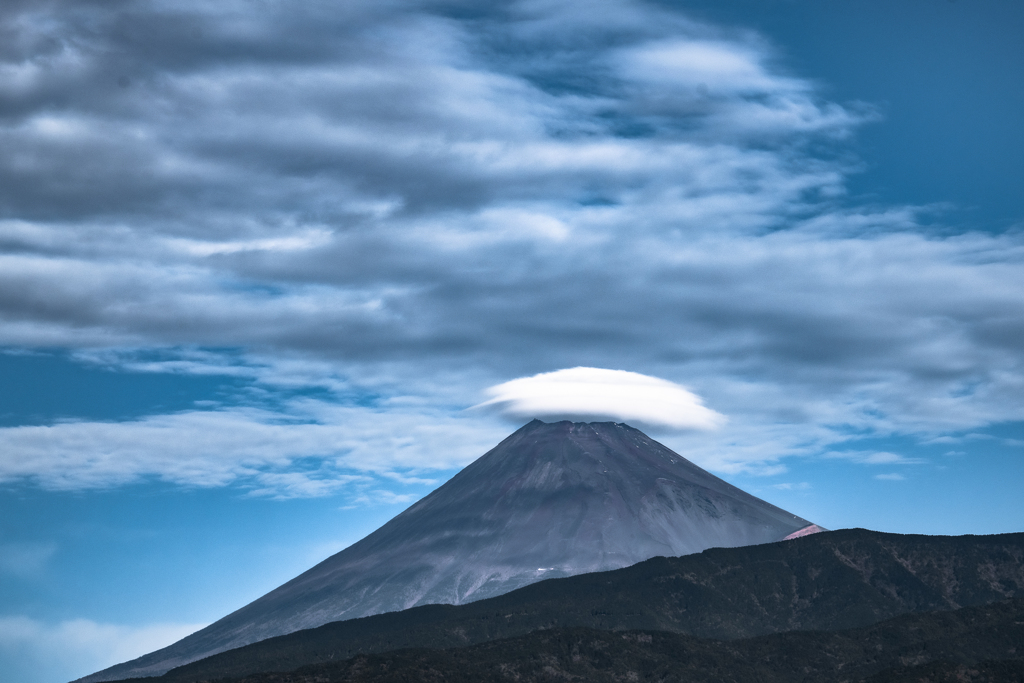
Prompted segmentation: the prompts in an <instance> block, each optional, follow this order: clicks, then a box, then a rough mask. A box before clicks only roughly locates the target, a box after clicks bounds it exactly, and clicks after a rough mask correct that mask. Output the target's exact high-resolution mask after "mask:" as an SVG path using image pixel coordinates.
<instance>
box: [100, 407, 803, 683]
mask: <svg viewBox="0 0 1024 683" xmlns="http://www.w3.org/2000/svg"><path fill="white" fill-rule="evenodd" d="M819 530H820V529H819V527H817V526H815V525H813V524H811V523H810V522H808V521H807V520H805V519H801V518H800V517H797V516H796V515H793V514H790V513H788V512H786V511H785V510H781V509H779V508H777V507H775V506H773V505H770V504H769V503H766V502H765V501H763V500H760V499H758V498H755V497H754V496H751V495H749V494H747V493H745V492H743V491H741V490H740V489H738V488H736V487H734V486H732V485H730V484H727V483H726V482H724V481H722V480H721V479H719V478H717V477H715V476H713V475H711V474H709V473H708V472H705V471H704V470H702V469H701V468H699V467H697V466H696V465H694V464H693V463H691V462H689V461H687V460H686V459H685V458H683V457H682V456H680V455H678V454H677V453H674V452H673V451H671V450H669V449H668V448H666V447H665V446H663V445H662V444H660V443H658V442H657V441H654V440H652V439H651V438H649V437H648V436H646V435H645V434H643V433H642V432H640V431H638V430H636V429H633V428H632V427H629V426H627V425H624V424H616V423H611V422H598V423H574V422H557V423H553V424H548V423H544V422H541V421H539V420H534V421H533V422H531V423H529V424H527V425H525V426H524V427H522V428H521V429H519V430H518V431H516V432H515V433H513V434H512V435H510V436H509V437H508V438H506V439H505V440H504V441H502V442H501V443H500V444H498V446H496V447H495V448H494V449H492V450H491V451H489V452H488V453H486V454H484V455H483V456H481V457H480V458H479V459H477V460H476V461H475V462H473V463H472V464H470V465H469V466H467V467H466V468H465V469H463V470H462V471H461V472H459V473H458V474H457V475H455V477H453V478H452V479H451V480H450V481H448V482H447V483H446V484H444V485H443V486H441V487H440V488H438V489H437V490H435V491H434V492H433V493H431V494H430V495H428V496H426V497H425V498H423V499H422V500H420V501H419V502H417V503H416V504H414V505H412V506H411V507H410V508H409V509H407V510H406V511H405V512H403V513H401V514H400V515H398V516H397V517H395V518H394V519H392V520H391V521H390V522H388V523H387V524H385V525H384V526H382V527H381V528H380V529H378V530H377V531H375V532H373V533H372V534H370V535H369V536H367V537H366V538H364V539H363V540H361V541H359V542H358V543H355V544H353V545H352V546H350V547H348V548H346V549H345V550H343V551H341V552H340V553H338V554H336V555H334V556H333V557H330V558H328V559H327V560H325V561H323V562H321V563H320V564H318V565H317V566H315V567H313V568H312V569H310V570H309V571H307V572H305V573H304V574H302V575H300V576H298V577H296V578H295V579H293V580H291V581H289V582H288V583H286V584H284V585H283V586H281V587H279V588H277V589H275V590H273V591H271V592H270V593H268V594H267V595H265V596H263V597H261V598H259V599H258V600H256V601H254V602H252V603H250V604H249V605H246V606H245V607H243V608H242V609H240V610H238V611H236V612H234V613H232V614H230V615H228V616H226V617H224V618H223V619H221V620H220V621H217V622H216V623H214V624H212V625H210V626H208V627H207V628H205V629H203V630H201V631H199V632H197V633H194V634H192V635H191V636H188V637H187V638H184V639H182V640H181V641H178V642H177V643H175V644H173V645H171V646H169V647H167V648H164V649H162V650H158V651H157V652H153V653H151V654H149V655H146V656H144V657H141V658H139V659H136V660H134V661H131V662H127V663H125V664H119V665H117V666H114V667H111V668H110V669H106V670H104V671H101V672H99V673H96V674H93V675H92V676H87V677H85V678H83V679H80V680H81V681H82V682H83V683H92V682H93V681H107V680H114V679H118V678H125V677H131V676H136V677H138V676H154V675H159V674H162V673H163V672H165V671H167V670H169V669H171V668H173V667H176V666H179V665H182V664H185V663H187V662H191V661H194V660H197V659H201V658H203V657H207V656H209V655H212V654H215V653H218V652H223V651H225V650H229V649H232V648H237V647H240V646H243V645H246V644H248V643H254V642H257V641H260V640H264V639H266V638H270V637H272V636H278V635H281V634H286V633H291V632H293V631H297V630H300V629H308V628H312V627H315V626H320V625H322V624H325V623H328V622H333V621H338V620H345V619H354V618H358V617H364V616H367V615H372V614H380V613H384V612H391V611H396V610H402V609H406V608H409V607H413V606H416V605H424V604H430V603H446V604H453V605H459V604H462V603H466V602H471V601H475V600H480V599H484V598H489V597H492V596H496V595H501V594H503V593H507V592H509V591H511V590H514V589H516V588H520V587H522V586H525V585H527V584H531V583H534V582H537V581H540V580H542V579H547V578H551V577H566V576H573V575H576V574H582V573H586V572H597V571H604V570H609V569H616V568H620V567H626V566H629V565H632V564H635V563H637V562H640V561H642V560H645V559H648V558H650V557H655V556H661V555H667V556H675V555H685V554H690V553H695V552H700V551H701V550H704V549H706V548H709V547H735V546H744V545H751V544H757V543H768V542H772V541H778V540H781V539H784V538H787V537H792V536H799V535H802V534H806V533H810V532H815V531H819Z"/></svg>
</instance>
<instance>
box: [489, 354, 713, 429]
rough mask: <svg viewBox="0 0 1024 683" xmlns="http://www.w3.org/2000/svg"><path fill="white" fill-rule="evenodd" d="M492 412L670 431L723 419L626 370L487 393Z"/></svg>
mask: <svg viewBox="0 0 1024 683" xmlns="http://www.w3.org/2000/svg"><path fill="white" fill-rule="evenodd" d="M487 394H489V395H490V396H491V398H490V400H488V401H484V402H483V403H481V404H479V405H477V406H474V407H475V408H487V407H490V408H493V409H496V410H497V411H499V412H500V413H501V414H503V415H505V416H507V417H511V418H516V419H530V418H538V419H549V420H550V419H559V420H563V419H568V420H588V421H596V420H615V421H621V422H630V423H634V424H643V425H648V426H651V427H661V428H669V429H717V428H718V427H720V426H721V425H722V424H724V423H725V416H724V415H722V414H721V413H717V412H715V411H714V410H711V409H710V408H706V407H705V406H704V405H703V401H702V400H701V398H700V397H699V396H697V395H696V394H693V393H692V392H690V391H688V390H687V389H685V388H683V387H681V386H679V385H678V384H675V383H673V382H669V381H668V380H664V379H658V378H657V377H649V376H647V375H641V374H639V373H636V372H627V371H625V370H605V369H602V368H570V369H566V370H557V371H555V372H545V373H541V374H539V375H534V376H532V377H521V378H519V379H514V380H512V381H511V382H505V383H503V384H498V385H496V386H493V387H491V388H489V389H488V390H487Z"/></svg>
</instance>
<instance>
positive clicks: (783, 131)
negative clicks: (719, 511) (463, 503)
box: [0, 0, 1024, 683]
mask: <svg viewBox="0 0 1024 683" xmlns="http://www.w3.org/2000/svg"><path fill="white" fill-rule="evenodd" d="M1022 30H1024V8H1022V7H1021V6H1020V4H1019V3H1015V2H1009V1H994V0H988V1H977V2H968V1H967V0H957V1H955V2H950V1H949V0H931V1H925V0H907V1H906V2H901V3H898V4H896V5H893V4H892V3H883V2H876V1H869V2H863V1H862V2H853V0H830V1H828V2H810V1H807V0H792V1H788V0H773V1H765V0H762V1H761V2H753V1H751V2H747V1H745V0H732V1H731V2H727V3H723V2H703V0H701V1H694V2H669V1H667V0H666V1H663V2H653V1H652V2H639V1H633V0H603V1H601V2H596V3H588V4H587V5H586V8H585V9H584V8H582V7H578V6H577V4H574V3H566V2H559V1H556V0H529V1H526V0H522V1H518V2H506V3H501V4H499V5H494V6H492V5H486V4H482V3H471V2H459V1H458V0H451V1H450V2H412V1H397V0H396V1H395V2H379V1H378V2H372V3H370V2H366V3H364V2H359V1H352V2H347V3H344V4H337V3H301V4H296V3H290V2H285V1H283V0H282V1H279V2H266V3H260V4H253V3H246V2H225V3H217V4H216V6H209V3H198V2H197V3H190V2H175V3H170V4H167V3H158V2H130V1H127V0H124V1H117V2H86V1H84V0H83V1H78V2H60V1H57V0H54V2H48V3H27V2H26V3H23V2H11V3H5V5H4V7H3V8H2V9H0V35H2V38H0V144H2V148H3V149H4V150H5V152H4V154H3V155H0V511H2V513H0V671H4V672H6V675H7V676H9V677H10V680H12V681H15V680H17V681H24V682H26V683H57V682H59V681H66V680H68V679H70V678H74V677H77V676H81V675H85V674H87V673H91V672H92V671H95V670H97V669H99V668H102V667H104V666H107V665H109V664H112V663H116V662H118V661H123V660H124V659H127V658H130V657H133V656H137V655H139V654H142V653H144V652H146V651H149V650H152V649H155V648H156V647H159V646H162V645H165V644H168V643H169V642H171V641H173V640H175V639H177V638H178V637H181V636H183V635H185V634H186V633H188V632H189V631H190V630H193V629H195V628H197V627H199V626H202V625H204V624H207V623H209V622H211V621H213V620H215V619H217V618H219V617H221V616H223V615H225V614H226V613H228V612H230V611H231V610H233V609H236V608H238V607H240V606H241V605H243V604H245V603H247V602H248V601H250V600H252V599H254V598H256V597H258V596H259V595H261V594H262V593H264V592H266V591H267V590H270V589H271V588H274V587H275V586H277V585H279V584H280V583H282V582H283V581H285V580H287V579H289V578H291V577H292V576H294V575H296V574H297V573H299V572H301V571H302V570H304V569H306V568H308V567H309V566H311V565H312V564H314V563H315V562H317V561H319V560H320V559H323V558H325V557H327V556H329V555H330V554H332V553H334V552H336V551H338V550H340V549H341V548H343V547H345V546H346V545H348V544H349V543H351V542H353V541H355V540H358V539H359V538H360V537H362V536H363V535H365V534H366V533H368V532H369V531H372V530H373V529H374V528H376V527H377V526H379V525H380V524H382V523H383V522H385V521H386V520H387V519H389V518H390V517H392V516H393V515H394V514H396V513H398V512H400V511H401V510H402V509H404V508H405V507H406V506H407V505H408V504H409V503H410V502H412V501H414V500H416V499H417V498H419V497H421V496H422V495H424V494H426V493H427V492H429V491H430V490H432V489H433V488H435V487H436V486H437V485H439V484H440V483H441V482H443V481H445V480H446V479H447V478H449V477H450V476H451V475H452V474H454V472H456V471H458V469H459V468H460V467H462V466H464V465H465V464H466V463H468V462H470V461H472V460H473V459H474V458H475V457H477V456H479V455H481V454H482V453H483V452H485V451H486V450H488V449H489V448H490V447H492V446H493V445H495V444H496V443H497V442H498V441H499V440H500V439H501V438H503V437H504V436H505V435H506V434H507V433H509V432H510V431H512V430H513V429H515V428H516V427H517V426H519V424H521V422H522V421H525V420H523V418H522V415H520V414H519V413H516V414H515V415H510V414H509V411H505V414H504V415H503V414H501V413H500V411H499V412H493V411H484V410H468V409H469V408H471V407H472V406H474V405H477V404H479V403H481V402H483V401H485V400H487V398H488V396H489V395H490V394H488V389H489V388H491V387H495V386H497V385H501V384H503V383H506V382H509V381H511V380H514V379H516V378H521V377H529V376H533V375H536V374H538V373H547V372H552V371H556V370H559V369H564V368H572V367H576V366H589V367H597V368H611V369H618V370H626V371H630V372H635V373H643V374H645V375H649V376H652V377H657V378H662V379H664V380H667V381H669V382H674V383H677V384H680V385H683V386H685V387H686V388H687V389H688V390H689V391H691V392H693V394H694V395H696V396H697V397H699V399H700V400H701V401H703V405H704V406H706V407H707V408H708V409H709V410H712V411H714V412H715V413H717V414H719V415H721V416H723V419H724V422H721V423H715V425H713V426H717V428H712V429H699V430H691V431H686V430H673V429H669V428H660V429H659V428H658V427H657V426H655V427H654V428H652V430H651V434H652V436H655V437H656V438H658V439H660V440H662V441H663V442H664V443H666V444H667V445H669V446H670V447H672V448H674V449H675V450H677V451H679V452H680V453H681V454H683V455H684V456H686V457H688V458H690V459H691V460H693V461H694V462H696V463H698V464H700V465H701V466H704V467H706V468H708V469H710V470H711V471H713V472H715V473H716V474H718V475H720V476H722V477H724V478H726V479H727V480H729V481H731V482H733V483H735V484H737V485H739V486H741V487H743V488H745V489H747V490H749V491H751V492H753V493H755V494H757V495H760V496H762V497H764V498H766V499H767V500H769V501H771V502H773V503H775V504H777V505H780V506H782V507H784V508H786V509H788V510H790V511H792V512H794V513H796V514H799V515H801V516H803V517H806V518H808V519H811V520H813V521H815V522H818V523H820V524H822V525H824V526H827V527H830V528H839V527H850V526H862V527H868V528H873V529H880V530H884V531H893V532H903V533H936V534H943V533H947V534H959V533H999V532H1010V531H1021V530H1024V506H1022V505H1021V504H1020V502H1019V498H1020V494H1019V491H1020V489H1021V485H1022V483H1024V452H1022V450H1024V401H1022V400H1021V396H1022V389H1024V344H1022V342H1021V340H1022V339H1024V231H1022V229H1024V191H1022V190H1024V187H1022V178H1024V132H1022V129H1021V126H1020V125H1019V122H1020V121H1021V120H1022V118H1024V88H1021V85H1020V84H1021V83H1024V45H1022V44H1021V43H1020V40H1019V36H1020V35H1021V32H1022ZM517 419H518V420H520V422H516V420H517ZM709 424H710V423H709ZM5 680H6V679H5Z"/></svg>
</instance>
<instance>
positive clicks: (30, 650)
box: [0, 616, 206, 683]
mask: <svg viewBox="0 0 1024 683" xmlns="http://www.w3.org/2000/svg"><path fill="white" fill-rule="evenodd" d="M205 626H206V624H149V625H144V626H123V625H117V624H104V623H97V622H95V621H90V620H88V619H72V620H68V621H61V622H57V623H48V622H44V621H40V620H38V619H32V618H29V617H25V616H0V666H6V667H10V668H8V669H7V671H8V673H9V674H12V675H16V676H17V680H19V681H21V682H22V683H37V682H38V683H53V682H55V681H61V680H65V681H67V680H72V679H75V678H80V677H81V676H86V675H88V674H90V673H94V672H95V671H98V670H100V669H104V668H106V667H108V666H113V665H114V664H118V663H120V662H124V661H127V660H129V659H134V658H136V657H140V656H142V655H144V654H146V653H148V652H152V651H153V650H157V649H159V648H162V647H166V646H167V645H170V644H171V643H173V642H176V641H178V640H180V639H181V638H184V637H185V636H187V635H189V634H190V633H194V632H195V631H198V630H199V629H201V628H203V627H205ZM5 660H7V661H5ZM10 680H12V681H13V680H15V679H13V678H12V679H10Z"/></svg>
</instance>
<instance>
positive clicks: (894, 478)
mask: <svg viewBox="0 0 1024 683" xmlns="http://www.w3.org/2000/svg"><path fill="white" fill-rule="evenodd" d="M875 479H880V480H882V481H903V480H904V479H906V477H904V476H903V475H902V474H897V473H895V472H893V473H890V474H876V475H875Z"/></svg>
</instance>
